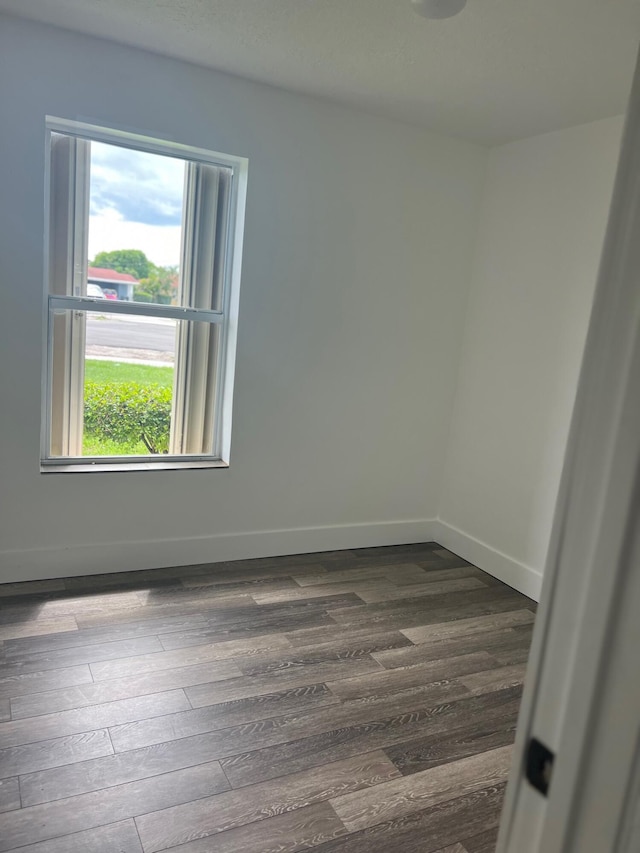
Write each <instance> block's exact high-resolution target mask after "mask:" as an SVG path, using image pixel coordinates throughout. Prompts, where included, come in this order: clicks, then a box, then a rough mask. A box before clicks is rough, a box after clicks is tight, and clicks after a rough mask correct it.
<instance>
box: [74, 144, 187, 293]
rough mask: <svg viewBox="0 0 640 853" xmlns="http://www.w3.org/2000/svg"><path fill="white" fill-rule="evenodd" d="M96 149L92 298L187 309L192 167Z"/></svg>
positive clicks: (91, 220)
mask: <svg viewBox="0 0 640 853" xmlns="http://www.w3.org/2000/svg"><path fill="white" fill-rule="evenodd" d="M90 146H91V148H90V150H91V154H90V181H89V187H90V190H89V234H88V247H87V253H88V270H87V281H88V284H87V295H88V296H95V297H98V298H100V297H101V296H102V295H104V296H106V298H107V299H111V300H124V301H134V302H150V303H155V304H165V305H178V304H180V303H181V293H180V265H181V245H182V226H183V209H184V188H185V174H186V163H185V161H184V160H180V159H178V158H176V157H165V156H162V155H160V154H152V153H150V152H147V151H136V150H134V149H132V148H123V147H121V146H118V145H108V144H106V143H103V142H91V143H90Z"/></svg>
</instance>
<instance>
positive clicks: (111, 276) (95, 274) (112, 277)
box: [87, 267, 138, 284]
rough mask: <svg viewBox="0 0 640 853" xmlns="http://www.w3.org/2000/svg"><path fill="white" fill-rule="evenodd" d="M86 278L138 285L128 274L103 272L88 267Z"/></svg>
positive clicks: (111, 271)
mask: <svg viewBox="0 0 640 853" xmlns="http://www.w3.org/2000/svg"><path fill="white" fill-rule="evenodd" d="M87 277H88V278H99V279H102V281H122V282H125V281H126V282H127V283H129V284H138V279H137V278H134V277H133V276H132V275H129V273H128V272H118V271H117V270H105V269H102V268H101V267H89V269H88V270H87Z"/></svg>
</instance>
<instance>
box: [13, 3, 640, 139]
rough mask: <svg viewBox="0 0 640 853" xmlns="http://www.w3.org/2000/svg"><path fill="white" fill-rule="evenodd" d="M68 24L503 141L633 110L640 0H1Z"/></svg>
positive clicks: (445, 130)
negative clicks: (430, 10)
mask: <svg viewBox="0 0 640 853" xmlns="http://www.w3.org/2000/svg"><path fill="white" fill-rule="evenodd" d="M0 11H7V12H10V13H13V14H15V15H21V16H24V17H28V18H33V19H37V20H40V21H44V22H48V23H52V24H57V25H59V26H63V27H67V28H69V29H74V30H79V31H81V32H85V33H90V34H93V35H97V36H103V37H105V38H110V39H114V40H117V41H122V42H126V43H128V44H132V45H137V46H140V47H143V48H147V49H149V50H153V51H156V52H159V53H163V54H167V55H170V56H174V57H178V58H181V59H187V60H190V61H192V62H196V63H199V64H201V65H207V66H210V67H212V68H218V69H221V70H224V71H228V72H231V73H233V74H239V75H241V76H243V77H249V78H251V79H254V80H261V81H264V82H267V83H271V84H273V85H275V86H280V87H283V88H286V89H289V90H294V91H298V92H305V93H309V94H313V95H320V96H322V97H326V98H330V99H332V100H336V101H340V102H342V103H345V104H349V105H353V106H357V107H360V108H363V109H365V110H368V111H370V112H374V113H379V114H384V115H388V116H391V117H395V118H399V119H402V120H406V121H409V122H412V123H415V124H420V125H422V126H425V127H428V128H431V129H433V130H437V131H440V132H443V133H447V134H452V135H455V136H462V137H466V138H470V139H474V140H478V141H480V142H484V143H499V142H505V141H507V140H511V139H518V138H522V137H526V136H531V135H534V134H536V133H542V132H545V131H548V130H554V129H557V128H561V127H568V126H570V125H574V124H580V123H582V122H587V121H592V120H594V119H598V118H604V117H605V116H611V115H615V114H618V113H621V112H623V111H624V109H625V104H626V98H627V94H628V90H629V85H630V81H631V75H632V71H633V65H634V61H635V54H636V50H637V47H638V41H639V39H640V0H468V5H467V8H466V9H465V10H464V11H463V12H462V13H461V14H460V15H459V16H458V17H456V18H451V19H449V20H446V21H427V20H425V19H424V18H421V17H419V16H418V15H416V14H415V13H414V11H413V10H412V8H411V3H410V0H0Z"/></svg>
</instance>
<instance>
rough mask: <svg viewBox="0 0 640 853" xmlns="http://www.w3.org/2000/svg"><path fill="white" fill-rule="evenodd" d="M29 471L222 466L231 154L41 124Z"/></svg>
mask: <svg viewBox="0 0 640 853" xmlns="http://www.w3.org/2000/svg"><path fill="white" fill-rule="evenodd" d="M47 155H48V180H47V187H48V199H47V206H48V233H47V253H46V254H47V257H48V265H47V275H46V280H47V284H46V300H47V347H46V364H45V382H44V387H45V394H44V417H43V424H44V426H43V441H42V445H43V446H42V467H41V470H43V471H51V470H53V471H56V470H58V471H60V470H62V471H84V470H96V469H97V470H113V469H116V470H121V469H126V468H137V469H140V468H143V469H148V468H153V467H205V466H216V465H218V466H221V465H227V464H228V462H229V451H230V441H231V403H232V395H233V373H234V361H235V342H236V328H237V311H238V298H239V284H240V260H241V253H242V228H243V220H244V200H245V194H246V176H247V161H246V160H244V159H243V158H238V157H230V156H226V155H220V154H215V153H212V152H209V151H202V150H200V149H193V148H187V147H185V146H179V145H176V144H173V143H169V142H164V141H160V140H155V139H148V138H145V137H140V136H134V135H132V134H128V133H123V132H120V131H115V130H107V129H104V128H99V127H93V126H89V125H83V124H79V123H75V122H68V121H64V120H60V119H47Z"/></svg>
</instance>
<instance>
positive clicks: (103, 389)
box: [84, 382, 172, 453]
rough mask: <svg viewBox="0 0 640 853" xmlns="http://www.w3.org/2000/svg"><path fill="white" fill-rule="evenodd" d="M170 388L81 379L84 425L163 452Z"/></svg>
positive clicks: (94, 431)
mask: <svg viewBox="0 0 640 853" xmlns="http://www.w3.org/2000/svg"><path fill="white" fill-rule="evenodd" d="M171 393H172V392H171V388H163V387H161V386H160V385H139V384H138V383H137V382H121V383H110V384H103V383H98V382H87V383H85V389H84V428H85V430H86V431H87V433H90V434H92V435H95V436H97V437H100V438H103V439H105V440H110V441H116V442H119V443H125V442H126V443H135V442H137V441H143V442H144V444H145V445H146V447H147V448H148V450H149V452H150V453H167V452H168V450H169V429H170V425H171Z"/></svg>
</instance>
